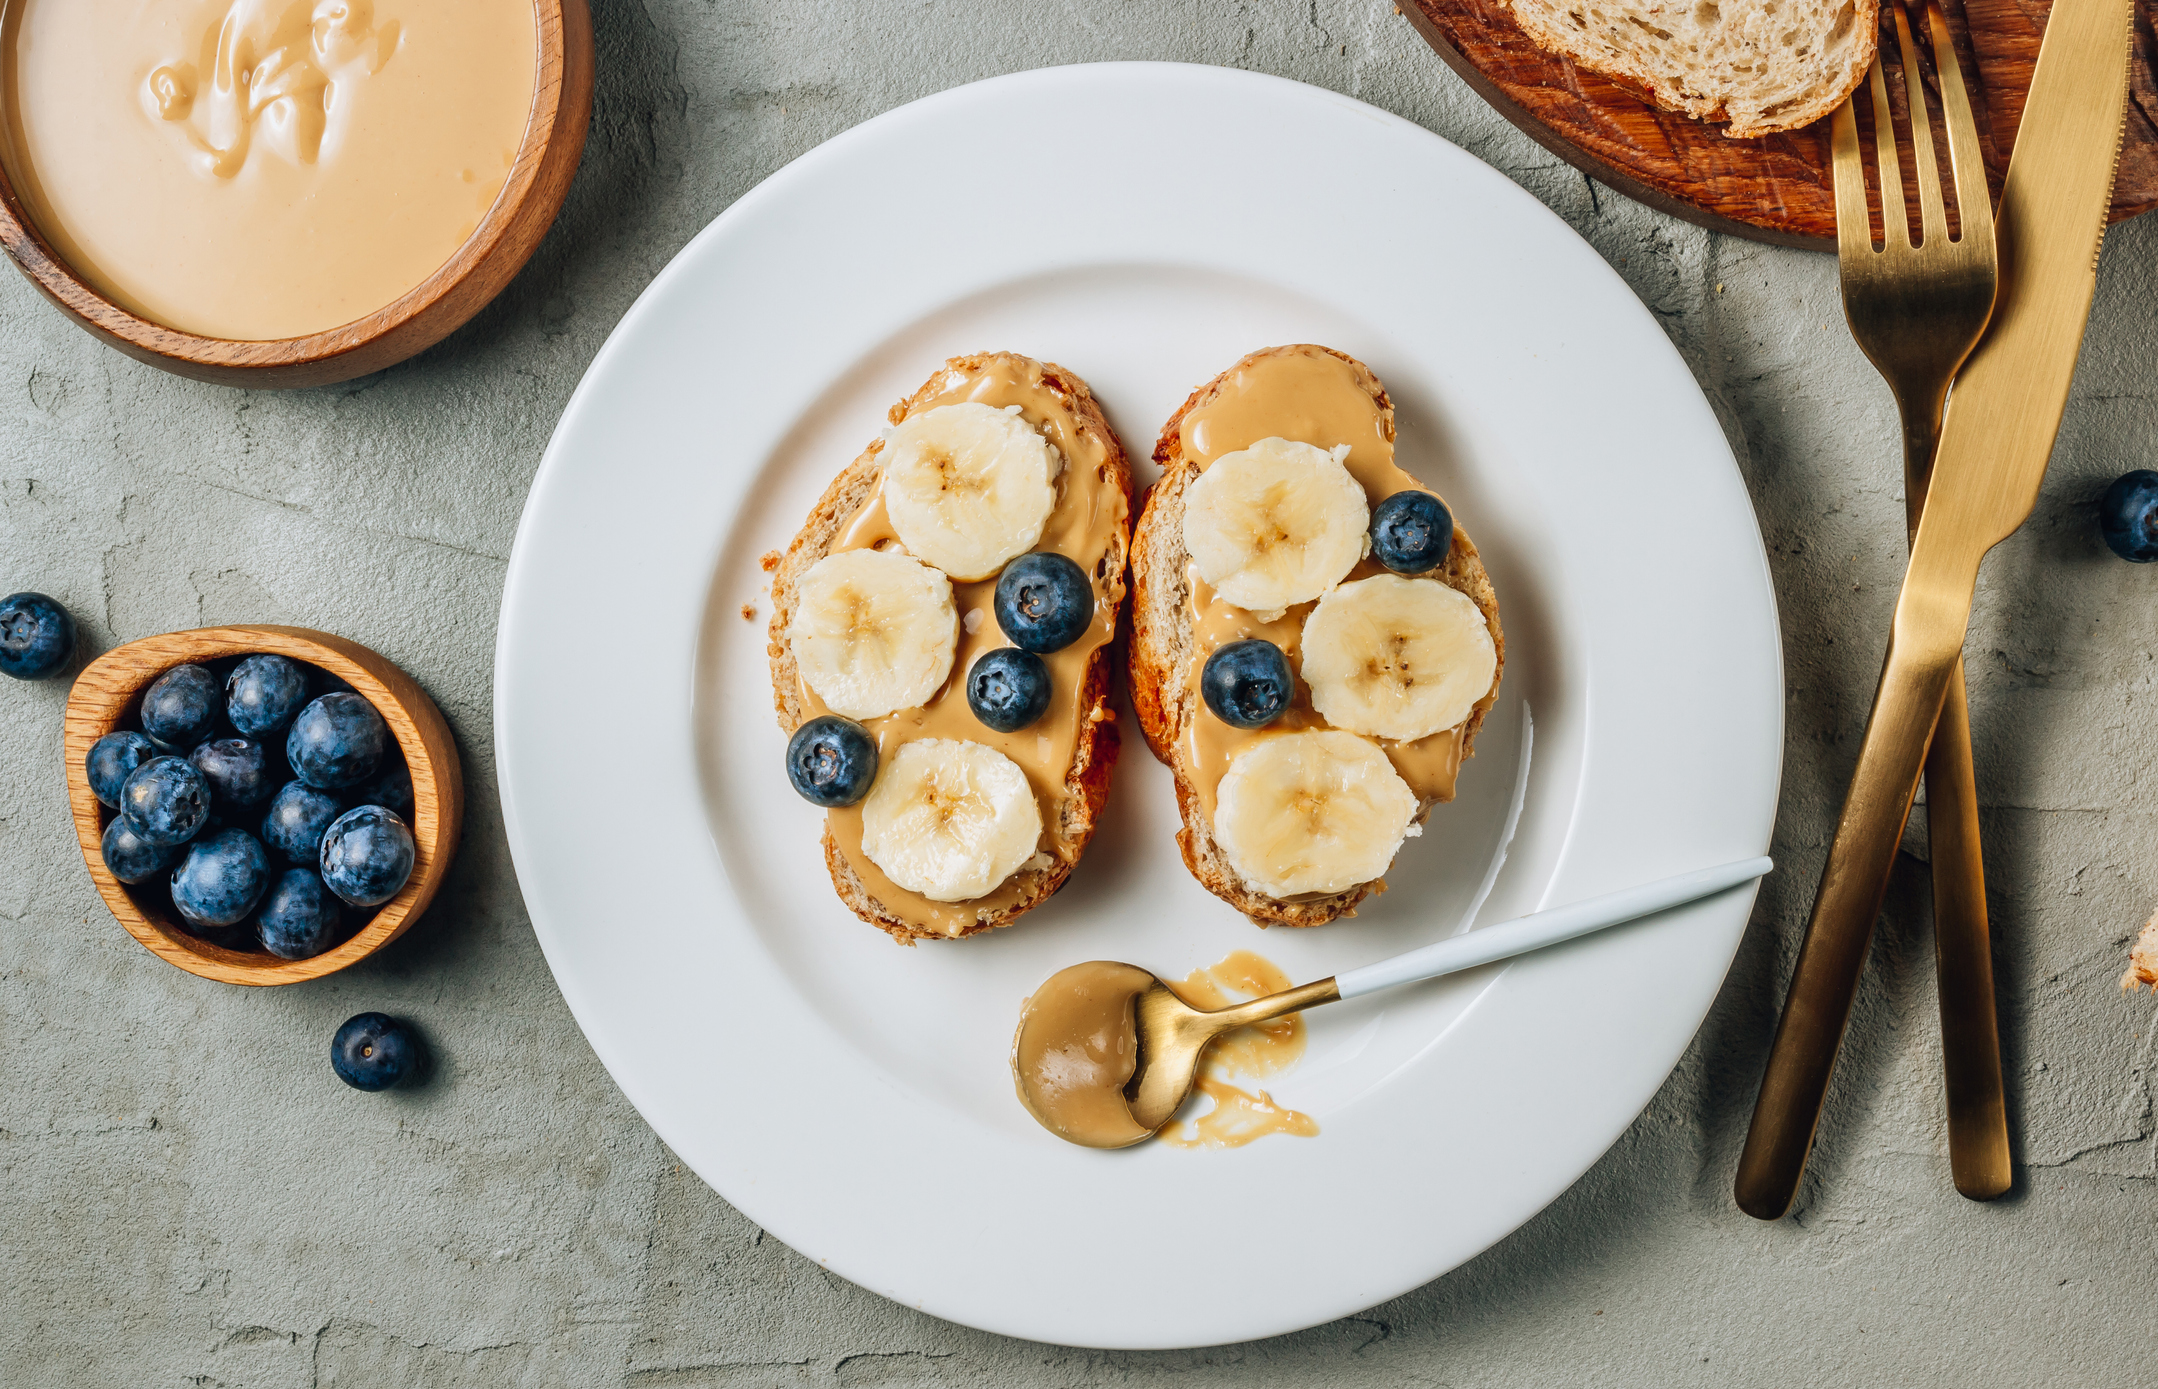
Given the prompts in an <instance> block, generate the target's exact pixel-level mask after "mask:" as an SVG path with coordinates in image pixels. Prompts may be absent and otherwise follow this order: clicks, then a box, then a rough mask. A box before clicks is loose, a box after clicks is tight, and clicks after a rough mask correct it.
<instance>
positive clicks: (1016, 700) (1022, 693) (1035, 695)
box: [967, 646, 1050, 733]
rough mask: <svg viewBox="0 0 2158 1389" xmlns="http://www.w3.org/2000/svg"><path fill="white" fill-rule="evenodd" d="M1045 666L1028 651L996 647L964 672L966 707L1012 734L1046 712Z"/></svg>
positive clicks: (1047, 669)
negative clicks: (965, 673) (965, 677)
mask: <svg viewBox="0 0 2158 1389" xmlns="http://www.w3.org/2000/svg"><path fill="white" fill-rule="evenodd" d="M1049 691H1050V685H1049V667H1048V665H1047V664H1045V663H1044V662H1043V661H1042V658H1041V657H1039V656H1037V655H1035V654H1034V653H1033V652H1031V651H1022V650H1020V649H1019V648H1018V647H1016V646H1000V647H998V648H997V649H996V650H994V651H989V652H985V653H983V655H982V657H981V659H979V660H977V661H976V662H975V663H974V665H973V668H972V669H970V670H968V671H967V707H968V708H969V709H972V710H973V711H974V717H975V718H977V719H980V720H981V721H982V722H983V723H984V724H986V725H987V726H989V727H990V728H993V729H995V730H996V731H997V732H999V733H1016V732H1018V731H1019V730H1020V729H1022V728H1025V727H1026V726H1027V725H1028V724H1030V723H1032V722H1034V721H1035V720H1036V719H1038V718H1040V717H1041V716H1042V715H1043V714H1045V713H1047V712H1048V711H1049Z"/></svg>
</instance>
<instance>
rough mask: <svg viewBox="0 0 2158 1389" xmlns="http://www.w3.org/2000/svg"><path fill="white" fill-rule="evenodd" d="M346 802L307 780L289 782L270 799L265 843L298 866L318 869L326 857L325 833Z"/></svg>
mask: <svg viewBox="0 0 2158 1389" xmlns="http://www.w3.org/2000/svg"><path fill="white" fill-rule="evenodd" d="M344 813H345V803H344V802H343V801H340V800H339V799H337V797H335V796H333V795H331V794H330V793H329V792H327V791H317V790H316V789H315V788H314V787H312V786H309V785H308V784H307V783H306V782H304V781H288V782H286V783H285V784H284V785H283V786H280V787H278V788H277V794H276V795H274V796H272V797H270V808H269V810H268V812H267V813H265V814H264V815H263V817H262V842H263V843H265V844H267V845H269V846H270V847H271V848H272V849H275V850H276V851H277V852H278V853H280V854H283V855H284V856H285V857H286V858H288V859H291V860H292V861H293V862H294V863H304V864H307V865H308V866H309V867H312V866H314V863H315V861H316V860H317V859H319V858H321V857H322V834H323V831H324V830H327V829H328V828H329V827H330V825H331V823H332V822H334V821H335V820H336V819H337V817H338V816H340V815H342V814H344Z"/></svg>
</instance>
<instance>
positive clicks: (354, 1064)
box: [330, 1013, 421, 1090]
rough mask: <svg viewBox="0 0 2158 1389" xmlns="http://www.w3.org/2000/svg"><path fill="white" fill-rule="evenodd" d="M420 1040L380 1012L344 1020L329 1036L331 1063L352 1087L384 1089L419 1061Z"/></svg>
mask: <svg viewBox="0 0 2158 1389" xmlns="http://www.w3.org/2000/svg"><path fill="white" fill-rule="evenodd" d="M420 1056H421V1052H420V1042H419V1038H418V1037H416V1036H414V1035H413V1032H412V1029H411V1028H409V1027H407V1026H405V1025H404V1024H403V1023H401V1022H399V1021H397V1019H395V1018H392V1017H389V1016H387V1015H385V1014H382V1013H360V1014H357V1015H355V1016H353V1017H350V1018H347V1019H346V1020H345V1025H344V1026H343V1027H340V1028H338V1029H337V1035H336V1036H335V1037H333V1038H331V1039H330V1066H331V1068H332V1069H333V1070H335V1071H336V1072H337V1078H338V1079H339V1080H341V1081H343V1082H344V1083H345V1084H347V1085H349V1086H351V1087H352V1088H353V1089H355V1090H387V1089H389V1088H390V1087H391V1086H392V1085H395V1084H396V1083H397V1082H399V1081H400V1080H403V1079H404V1078H405V1077H406V1076H408V1075H413V1074H416V1073H417V1072H418V1070H419V1065H420Z"/></svg>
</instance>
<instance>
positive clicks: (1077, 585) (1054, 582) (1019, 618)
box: [992, 550, 1094, 656]
mask: <svg viewBox="0 0 2158 1389" xmlns="http://www.w3.org/2000/svg"><path fill="white" fill-rule="evenodd" d="M992 606H993V607H994V608H995V610H996V616H997V626H999V627H1001V628H1003V629H1004V635H1005V636H1007V637H1009V638H1011V641H1012V645H1014V646H1016V647H1018V648H1020V649H1021V650H1023V651H1032V652H1034V653H1035V654H1036V655H1041V656H1046V655H1048V654H1049V653H1050V652H1052V651H1062V650H1063V649H1064V648H1065V647H1067V646H1070V645H1071V644H1072V643H1073V642H1075V641H1077V640H1079V638H1081V637H1083V636H1085V635H1086V630H1087V628H1088V627H1090V626H1092V625H1093V622H1094V586H1093V585H1092V584H1090V583H1088V582H1087V576H1086V571H1085V570H1084V569H1081V568H1080V567H1079V566H1078V565H1077V564H1074V563H1073V562H1072V561H1071V560H1069V559H1066V558H1065V557H1064V556H1063V555H1060V554H1058V553H1056V552H1055V551H1054V550H1040V551H1036V552H1035V553H1033V554H1031V555H1021V556H1020V557H1019V558H1017V559H1015V560H1013V561H1012V562H1011V563H1010V564H1007V565H1005V566H1004V572H1003V573H1002V574H1000V575H999V576H997V591H996V599H995V602H994V603H993V604H992Z"/></svg>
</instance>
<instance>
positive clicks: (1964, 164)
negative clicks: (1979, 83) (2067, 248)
mask: <svg viewBox="0 0 2158 1389" xmlns="http://www.w3.org/2000/svg"><path fill="white" fill-rule="evenodd" d="M1926 20H1927V23H1928V27H1930V28H1931V29H1932V30H1933V66H1934V69H1935V71H1937V72H1939V73H1940V76H1941V114H1942V116H1943V117H1945V118H1946V120H1947V123H1948V166H1949V168H1950V169H1951V170H1952V171H1953V172H1954V173H1955V176H1956V215H1957V216H1958V217H1959V218H1961V219H1962V222H1963V234H1962V238H1961V239H1962V240H1963V241H1967V242H1972V243H1973V244H1982V245H1985V246H1991V245H1992V244H1993V194H1992V192H1991V191H1990V190H1989V189H1987V187H1986V163H1985V157H1984V156H1983V155H1981V154H1980V153H1979V152H1978V121H1977V119H1976V118H1975V117H1973V116H1972V115H1971V98H1970V93H1969V92H1967V91H1966V90H1964V86H1963V63H1962V61H1961V60H1960V59H1958V58H1957V57H1956V41H1955V38H1954V36H1953V35H1951V34H1950V33H1949V32H1948V18H1947V16H1945V15H1943V14H1942V13H1941V7H1940V6H1939V5H1938V4H1935V3H1930V0H1929V3H1928V4H1927V6H1926Z"/></svg>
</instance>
